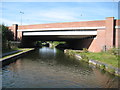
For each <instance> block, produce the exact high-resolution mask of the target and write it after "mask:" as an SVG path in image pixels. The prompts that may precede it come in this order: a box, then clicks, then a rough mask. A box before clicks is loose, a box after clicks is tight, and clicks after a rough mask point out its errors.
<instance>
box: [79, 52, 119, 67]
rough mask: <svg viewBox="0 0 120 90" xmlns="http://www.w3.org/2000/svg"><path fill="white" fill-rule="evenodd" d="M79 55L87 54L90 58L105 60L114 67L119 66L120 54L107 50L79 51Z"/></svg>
mask: <svg viewBox="0 0 120 90" xmlns="http://www.w3.org/2000/svg"><path fill="white" fill-rule="evenodd" d="M79 55H86V56H87V57H88V58H89V59H93V60H96V61H100V62H104V63H106V64H108V65H111V66H113V67H118V61H119V60H120V58H119V57H118V56H116V55H112V54H109V53H107V52H99V53H92V52H88V53H84V52H83V53H79ZM119 68H120V67H119Z"/></svg>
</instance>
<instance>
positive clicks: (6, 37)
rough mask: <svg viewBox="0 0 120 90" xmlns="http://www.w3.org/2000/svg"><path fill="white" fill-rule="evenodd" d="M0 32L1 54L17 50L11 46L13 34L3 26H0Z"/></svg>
mask: <svg viewBox="0 0 120 90" xmlns="http://www.w3.org/2000/svg"><path fill="white" fill-rule="evenodd" d="M0 32H1V33H2V52H3V53H6V52H10V51H14V50H16V49H17V48H16V47H12V46H11V41H13V40H14V34H13V32H12V31H10V30H9V29H8V27H7V26H5V25H0Z"/></svg>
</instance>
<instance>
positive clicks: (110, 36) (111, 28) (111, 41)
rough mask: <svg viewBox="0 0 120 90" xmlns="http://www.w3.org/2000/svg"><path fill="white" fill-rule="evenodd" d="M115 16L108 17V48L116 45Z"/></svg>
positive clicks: (106, 39)
mask: <svg viewBox="0 0 120 90" xmlns="http://www.w3.org/2000/svg"><path fill="white" fill-rule="evenodd" d="M114 39H115V38H114V17H107V18H106V30H105V45H106V48H107V49H110V48H112V47H113V46H114V42H115V40H114Z"/></svg>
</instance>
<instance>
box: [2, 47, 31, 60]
mask: <svg viewBox="0 0 120 90" xmlns="http://www.w3.org/2000/svg"><path fill="white" fill-rule="evenodd" d="M15 50H20V52H17V53H14V54H10V55H7V56H4V57H2V58H1V59H0V60H2V59H5V58H9V57H12V56H15V55H18V54H21V53H23V52H27V51H30V50H33V48H17V49H11V50H8V51H9V52H10V51H15ZM6 52H7V51H6Z"/></svg>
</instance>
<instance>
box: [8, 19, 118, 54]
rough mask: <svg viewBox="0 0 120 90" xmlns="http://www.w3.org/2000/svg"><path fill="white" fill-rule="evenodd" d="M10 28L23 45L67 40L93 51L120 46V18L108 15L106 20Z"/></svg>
mask: <svg viewBox="0 0 120 90" xmlns="http://www.w3.org/2000/svg"><path fill="white" fill-rule="evenodd" d="M9 29H11V31H13V33H14V39H15V40H20V41H21V42H22V44H23V46H30V45H33V42H35V41H38V40H39V41H40V40H46V41H55V40H56V41H66V42H68V43H69V44H70V45H71V46H72V47H75V48H77V49H82V48H88V50H89V51H92V52H100V51H101V50H103V49H105V48H106V49H109V48H112V47H120V20H116V19H114V17H107V18H106V19H105V20H97V21H82V22H65V23H49V24H37V25H22V26H18V25H17V24H14V25H13V26H10V27H9Z"/></svg>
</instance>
